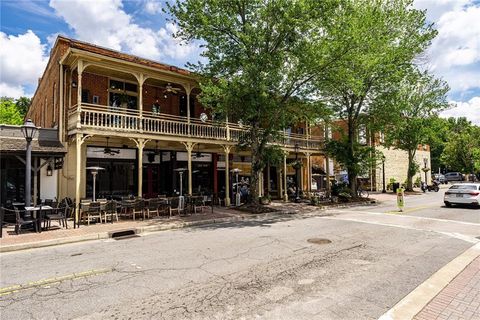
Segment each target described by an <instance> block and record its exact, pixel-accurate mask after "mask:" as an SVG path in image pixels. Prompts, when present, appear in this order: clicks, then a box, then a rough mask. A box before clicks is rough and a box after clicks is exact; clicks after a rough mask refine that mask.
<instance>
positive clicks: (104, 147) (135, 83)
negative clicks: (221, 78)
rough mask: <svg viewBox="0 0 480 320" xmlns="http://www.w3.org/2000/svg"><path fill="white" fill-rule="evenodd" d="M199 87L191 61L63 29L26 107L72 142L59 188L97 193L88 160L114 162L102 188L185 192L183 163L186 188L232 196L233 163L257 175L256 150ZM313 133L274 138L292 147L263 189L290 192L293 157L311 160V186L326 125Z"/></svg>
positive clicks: (107, 192)
mask: <svg viewBox="0 0 480 320" xmlns="http://www.w3.org/2000/svg"><path fill="white" fill-rule="evenodd" d="M199 93H200V91H199V88H198V83H197V81H196V80H195V75H194V74H192V73H190V72H189V71H187V70H184V69H180V68H177V67H174V66H169V65H165V64H162V63H159V62H155V61H151V60H147V59H143V58H140V57H136V56H133V55H129V54H124V53H120V52H117V51H113V50H110V49H106V48H102V47H98V46H95V45H92V44H88V43H85V42H81V41H77V40H73V39H69V38H66V37H62V36H59V37H58V38H57V40H56V42H55V45H54V46H53V48H52V50H51V54H50V59H49V62H48V64H47V67H46V70H45V72H44V74H43V76H42V78H41V79H39V85H38V88H37V91H36V93H35V95H34V97H33V99H32V105H31V107H30V110H29V112H28V115H27V118H31V119H32V120H33V122H34V123H35V124H36V125H37V126H41V127H43V128H58V133H59V140H60V141H61V142H62V143H64V145H65V146H66V148H67V154H66V156H65V160H64V165H63V168H62V169H59V170H60V172H59V174H58V175H57V176H58V181H57V184H58V185H57V189H58V197H59V198H62V197H64V196H69V197H72V198H75V199H76V201H77V202H79V200H80V199H81V198H83V197H91V196H92V180H91V179H92V177H91V175H90V174H89V172H88V170H87V169H86V168H88V167H90V166H99V167H102V168H105V169H106V170H102V171H100V172H99V175H98V182H97V183H98V185H97V188H96V189H97V193H98V195H99V196H121V195H127V194H135V195H138V196H144V197H153V196H156V195H157V194H174V193H175V192H178V191H179V188H180V186H179V183H180V182H179V181H180V180H179V173H178V170H176V169H179V168H185V169H187V171H186V172H185V177H184V179H183V180H184V184H185V185H184V189H183V190H185V193H188V194H192V193H196V192H198V191H203V192H210V193H216V194H221V193H222V192H223V193H224V197H225V201H226V203H229V202H230V198H231V194H232V187H231V186H232V174H231V172H230V171H231V170H232V169H233V168H239V169H241V170H242V173H241V175H243V176H248V175H250V165H249V152H248V151H239V150H237V149H236V145H237V142H238V141H239V139H240V137H241V135H242V134H243V133H244V132H245V128H244V127H243V126H242V125H241V124H239V123H238V122H235V121H233V120H232V119H230V120H229V119H212V116H211V114H210V113H209V111H208V110H206V109H205V108H204V107H203V106H202V105H201V103H200V102H199V101H198V99H197V95H198V94H199ZM292 131H293V132H292ZM312 132H313V130H311V128H309V127H308V126H307V125H306V124H300V125H298V126H297V127H296V128H293V129H289V130H285V132H283V133H282V134H281V135H280V138H279V139H278V140H277V141H272V143H274V144H278V145H280V146H281V147H282V149H283V150H284V151H285V157H284V163H283V165H281V166H278V167H271V168H270V167H268V168H267V169H265V171H264V173H263V175H262V179H261V181H260V182H259V183H260V184H261V187H262V188H261V190H262V191H261V192H262V193H263V194H266V193H267V192H268V193H269V194H271V195H272V196H274V197H275V196H276V197H279V198H283V197H284V196H285V195H286V187H285V186H286V185H287V180H291V179H292V177H291V176H293V175H294V170H293V168H292V167H291V166H290V165H289V162H290V160H289V159H293V158H295V156H298V157H299V158H300V159H302V161H303V162H304V166H303V167H302V170H301V175H300V176H301V181H302V185H303V189H304V190H309V189H310V188H311V184H310V183H308V181H311V180H312V174H313V173H312V165H311V163H310V162H311V161H310V159H311V157H312V156H315V155H321V154H322V151H321V149H322V143H323V135H322V133H321V132H319V131H318V130H317V131H315V132H318V133H319V134H318V135H317V136H315V135H313V134H312ZM289 176H290V177H289Z"/></svg>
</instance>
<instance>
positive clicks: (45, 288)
mask: <svg viewBox="0 0 480 320" xmlns="http://www.w3.org/2000/svg"><path fill="white" fill-rule="evenodd" d="M412 197H417V198H416V199H410V197H409V198H407V207H406V210H405V211H406V212H405V214H404V215H401V216H400V215H398V214H395V213H394V212H392V211H394V210H395V206H394V203H393V201H390V202H387V203H384V204H381V205H380V206H376V207H359V208H352V209H342V210H335V211H329V212H328V213H329V215H328V216H323V217H318V216H317V217H303V218H302V217H299V216H290V217H286V218H282V219H273V220H265V221H258V222H242V223H227V224H221V225H209V226H202V227H196V228H190V229H183V230H177V231H168V232H160V233H154V234H150V235H146V236H142V237H137V238H130V239H124V240H108V241H94V242H86V243H78V244H71V245H63V246H57V247H50V248H43V249H35V250H29V251H20V252H13V253H4V254H1V255H0V258H1V279H0V311H1V318H2V319H252V318H261V319H376V318H378V317H379V316H380V315H382V314H383V313H384V312H385V311H387V310H388V309H389V308H391V307H392V306H393V305H394V304H395V303H396V302H398V301H399V300H400V299H402V298H403V297H404V296H405V295H406V294H408V293H409V292H410V291H412V290H413V289H414V288H415V287H416V286H417V285H419V284H420V283H422V282H423V281H424V280H426V279H427V278H428V277H429V276H430V275H431V274H432V273H434V272H435V271H437V270H438V269H439V268H441V267H442V266H444V265H445V264H446V263H448V262H449V261H451V260H452V259H453V258H454V257H456V256H457V255H459V254H460V253H462V252H463V251H464V250H465V249H467V248H468V247H470V246H471V245H472V244H473V243H474V242H476V241H478V239H476V238H475V237H476V236H480V224H477V223H475V222H478V215H480V210H474V209H468V208H454V209H447V208H442V207H441V204H442V202H440V203H438V197H440V194H427V195H421V196H412ZM407 210H410V211H407ZM444 219H448V220H444ZM455 220H456V221H455ZM311 239H317V240H318V239H327V240H328V241H313V243H312V242H309V240H311ZM329 241H331V243H328V242H329ZM325 242H327V243H325Z"/></svg>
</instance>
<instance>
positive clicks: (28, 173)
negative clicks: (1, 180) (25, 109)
mask: <svg viewBox="0 0 480 320" xmlns="http://www.w3.org/2000/svg"><path fill="white" fill-rule="evenodd" d="M37 130H38V129H37V127H35V124H34V123H33V122H32V120H31V119H27V121H25V124H24V125H23V126H22V133H23V136H24V137H25V140H26V141H27V155H26V157H25V206H26V207H30V205H31V202H32V200H31V196H32V140H33V137H34V136H35V132H37ZM35 196H36V195H35Z"/></svg>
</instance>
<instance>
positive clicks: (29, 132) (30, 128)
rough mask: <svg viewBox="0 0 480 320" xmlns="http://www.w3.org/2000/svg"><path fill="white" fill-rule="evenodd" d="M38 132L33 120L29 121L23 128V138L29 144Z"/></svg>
mask: <svg viewBox="0 0 480 320" xmlns="http://www.w3.org/2000/svg"><path fill="white" fill-rule="evenodd" d="M37 130H38V129H37V127H35V124H34V123H33V122H32V120H31V119H27V121H25V123H24V125H23V126H22V133H23V136H24V137H25V139H26V140H27V141H29V142H30V141H32V139H33V137H34V136H35V132H36V131H37Z"/></svg>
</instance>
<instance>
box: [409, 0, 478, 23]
mask: <svg viewBox="0 0 480 320" xmlns="http://www.w3.org/2000/svg"><path fill="white" fill-rule="evenodd" d="M472 3H473V1H472V0H415V2H414V6H415V7H416V8H417V9H428V10H427V19H428V20H429V21H432V22H434V21H438V20H439V19H440V17H441V16H442V15H443V14H444V13H446V12H450V11H457V10H461V9H462V8H463V7H465V6H468V5H471V4H472Z"/></svg>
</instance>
